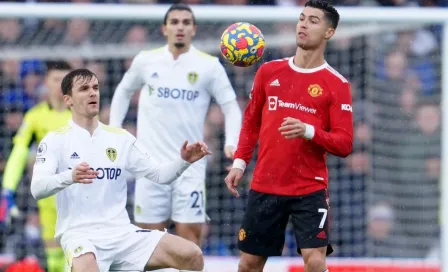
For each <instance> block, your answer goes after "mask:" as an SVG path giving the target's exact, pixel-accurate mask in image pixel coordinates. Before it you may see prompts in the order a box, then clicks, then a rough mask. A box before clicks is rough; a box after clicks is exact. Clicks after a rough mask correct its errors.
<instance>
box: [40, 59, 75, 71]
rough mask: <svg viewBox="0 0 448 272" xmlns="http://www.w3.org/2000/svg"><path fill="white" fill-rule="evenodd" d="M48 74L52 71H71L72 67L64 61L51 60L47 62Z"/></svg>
mask: <svg viewBox="0 0 448 272" xmlns="http://www.w3.org/2000/svg"><path fill="white" fill-rule="evenodd" d="M45 66H46V68H47V74H48V73H49V72H50V71H52V70H71V69H72V66H70V64H68V62H66V61H63V60H50V61H47V62H45Z"/></svg>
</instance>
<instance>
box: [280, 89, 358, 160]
mask: <svg viewBox="0 0 448 272" xmlns="http://www.w3.org/2000/svg"><path fill="white" fill-rule="evenodd" d="M332 95H333V96H332V100H331V104H330V107H329V112H328V114H329V116H330V131H324V130H322V129H318V128H315V127H314V126H312V125H309V124H305V123H303V122H302V121H300V120H299V119H295V118H291V117H287V118H285V120H284V122H283V123H282V125H281V126H280V128H279V129H278V130H279V131H280V133H281V134H282V135H283V136H284V137H285V138H286V139H293V138H298V137H302V138H305V139H309V140H311V141H313V142H314V143H316V144H318V145H320V146H322V147H323V148H324V149H325V150H326V151H327V152H328V153H331V154H333V155H336V156H339V157H347V156H348V155H349V154H350V153H351V152H352V148H353V114H352V106H351V105H352V98H351V92H350V86H349V84H348V83H343V84H342V86H341V87H340V89H338V90H337V92H334V93H333V94H332Z"/></svg>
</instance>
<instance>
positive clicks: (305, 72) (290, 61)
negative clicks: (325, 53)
mask: <svg viewBox="0 0 448 272" xmlns="http://www.w3.org/2000/svg"><path fill="white" fill-rule="evenodd" d="M288 64H289V67H291V69H293V70H294V71H296V72H299V73H304V74H309V73H314V72H317V71H320V70H323V69H325V68H327V67H328V63H327V62H325V63H324V64H322V65H321V66H318V67H315V68H311V69H305V68H300V67H297V66H296V65H295V64H294V57H291V58H290V59H289V60H288Z"/></svg>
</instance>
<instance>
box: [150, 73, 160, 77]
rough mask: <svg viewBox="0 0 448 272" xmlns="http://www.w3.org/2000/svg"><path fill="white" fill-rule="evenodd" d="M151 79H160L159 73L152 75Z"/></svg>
mask: <svg viewBox="0 0 448 272" xmlns="http://www.w3.org/2000/svg"><path fill="white" fill-rule="evenodd" d="M151 77H152V78H158V77H159V74H157V72H154V73H153V74H152V76H151Z"/></svg>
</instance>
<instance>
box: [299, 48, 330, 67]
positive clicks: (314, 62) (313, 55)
mask: <svg viewBox="0 0 448 272" xmlns="http://www.w3.org/2000/svg"><path fill="white" fill-rule="evenodd" d="M324 63H325V57H324V48H317V49H316V50H304V49H303V48H300V47H297V51H296V55H295V56H294V64H295V65H296V66H297V67H299V68H302V69H313V68H316V67H319V66H321V65H323V64H324Z"/></svg>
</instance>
